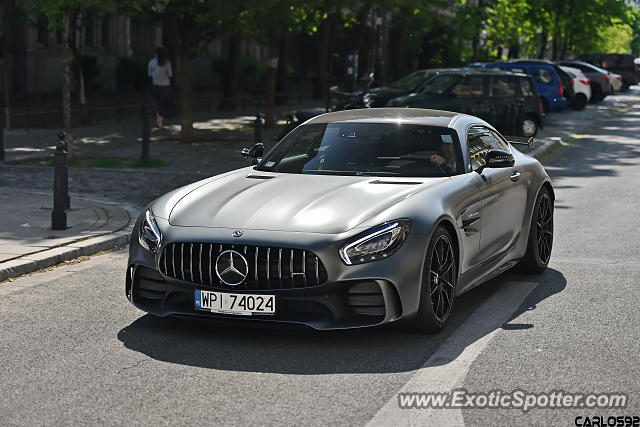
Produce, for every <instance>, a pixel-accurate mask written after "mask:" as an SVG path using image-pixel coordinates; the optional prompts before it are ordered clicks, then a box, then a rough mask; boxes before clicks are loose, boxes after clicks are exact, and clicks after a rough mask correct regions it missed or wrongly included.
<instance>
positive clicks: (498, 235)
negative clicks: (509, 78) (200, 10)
mask: <svg viewBox="0 0 640 427" xmlns="http://www.w3.org/2000/svg"><path fill="white" fill-rule="evenodd" d="M512 144H513V143H510V142H508V141H507V140H506V139H505V138H504V137H502V136H501V135H500V134H499V133H498V132H497V131H496V130H495V129H494V128H493V127H491V126H490V125H489V124H487V123H486V122H484V121H483V120H481V119H478V118H477V117H473V116H468V115H465V114H458V113H450V112H446V111H435V110H422V109H409V108H397V109H396V108H380V109H366V110H350V111H342V112H336V113H329V114H324V115H321V116H318V117H315V118H313V119H311V120H309V121H307V122H305V123H304V124H302V125H300V126H298V127H297V128H296V129H295V130H294V131H292V132H291V133H290V134H289V135H287V136H286V137H285V138H284V139H283V140H282V141H280V142H279V143H278V144H276V145H275V146H274V147H273V149H271V150H270V151H269V152H268V153H267V154H266V155H264V156H263V153H262V151H263V149H262V145H261V144H256V145H255V146H253V147H252V148H250V149H245V150H243V153H244V154H245V156H251V157H254V158H255V160H256V165H255V166H250V167H246V168H243V169H238V170H234V171H231V172H227V173H224V174H221V175H217V176H214V177H211V178H208V179H205V180H202V181H200V182H196V183H193V184H190V185H187V186H185V187H182V188H179V189H177V190H175V191H172V192H170V193H168V194H166V195H164V196H162V197H160V198H159V199H157V200H155V201H154V202H152V203H151V204H149V206H148V207H147V209H146V210H145V212H143V213H142V215H141V216H140V218H139V219H138V220H137V223H136V225H135V228H134V231H133V235H132V239H131V246H130V252H129V263H128V270H127V277H126V295H127V298H128V299H129V301H131V302H132V303H133V304H134V305H135V306H136V307H138V308H140V309H142V310H144V311H146V312H149V313H152V314H154V315H157V316H170V315H175V316H189V317H200V318H207V319H218V320H230V319H234V320H236V321H239V320H245V321H257V322H285V323H292V324H302V325H307V326H311V327H313V328H317V329H338V328H354V327H363V326H373V325H380V324H384V323H389V322H396V321H402V322H405V324H406V326H409V327H411V328H413V329H415V330H419V331H425V332H434V331H438V330H440V329H442V328H443V327H444V326H445V325H446V323H447V320H448V319H449V317H450V315H451V311H452V309H453V306H454V301H455V297H456V296H458V295H460V294H461V293H463V292H465V291H468V290H469V289H471V288H473V287H474V286H476V285H478V284H480V283H482V282H485V281H487V280H489V279H490V278H492V277H494V276H496V275H497V274H500V273H501V272H503V271H505V270H507V269H509V268H511V267H513V266H515V265H516V264H518V267H519V268H520V269H521V270H524V271H528V272H532V273H538V272H541V271H543V270H544V269H545V268H546V266H547V263H548V262H549V257H550V256H551V246H552V241H553V204H554V192H553V188H552V186H551V183H550V180H549V176H548V175H547V174H546V172H545V170H544V169H543V167H542V166H541V165H540V163H539V162H538V161H537V160H535V159H533V158H531V157H529V156H526V155H524V154H522V153H520V152H519V151H518V150H516V149H515V148H514V147H513V145H512Z"/></svg>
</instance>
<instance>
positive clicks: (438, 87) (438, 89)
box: [422, 74, 460, 95]
mask: <svg viewBox="0 0 640 427" xmlns="http://www.w3.org/2000/svg"><path fill="white" fill-rule="evenodd" d="M458 80H460V76H458V75H455V74H447V75H444V76H440V77H436V78H435V79H433V80H431V81H430V82H429V83H427V84H426V85H425V86H424V87H423V89H422V91H423V92H425V93H431V94H436V95H440V94H442V93H443V92H444V91H446V90H447V89H449V88H450V87H451V85H453V84H454V83H455V82H457V81H458Z"/></svg>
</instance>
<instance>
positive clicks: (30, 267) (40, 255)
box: [0, 191, 139, 282]
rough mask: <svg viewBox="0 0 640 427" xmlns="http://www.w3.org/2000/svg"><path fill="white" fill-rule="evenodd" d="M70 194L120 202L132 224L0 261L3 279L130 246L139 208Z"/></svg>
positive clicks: (74, 196) (1, 280)
mask: <svg viewBox="0 0 640 427" xmlns="http://www.w3.org/2000/svg"><path fill="white" fill-rule="evenodd" d="M27 193H30V194H37V195H46V196H48V195H50V193H47V192H41V191H27ZM70 196H71V197H72V198H74V199H83V200H86V201H91V202H96V203H102V204H110V205H117V206H119V207H121V208H123V209H124V210H126V211H127V213H128V214H129V223H128V224H127V225H125V226H124V227H123V228H120V229H119V230H116V231H112V232H107V233H105V234H101V235H98V236H95V237H90V238H88V239H83V240H78V241H75V242H71V243H69V244H68V245H62V246H57V247H54V248H51V249H47V250H45V251H41V252H36V253H33V254H29V255H24V256H22V257H20V258H16V259H13V260H10V261H5V262H3V263H0V282H3V281H5V280H7V279H9V278H12V277H18V276H22V275H25V274H29V273H33V272H34V271H38V270H41V269H44V268H48V267H53V266H54V265H58V264H61V263H63V262H67V261H71V260H73V259H76V258H79V257H81V256H90V255H95V254H96V253H98V252H102V251H107V250H110V249H113V248H117V247H126V246H128V245H129V240H130V238H131V230H132V228H133V224H134V222H135V218H136V216H137V215H138V213H139V209H137V208H134V207H133V206H130V205H123V204H121V203H115V202H112V201H108V200H100V199H92V198H87V197H82V196H81V195H79V194H77V193H71V194H70Z"/></svg>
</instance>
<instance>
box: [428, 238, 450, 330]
mask: <svg viewBox="0 0 640 427" xmlns="http://www.w3.org/2000/svg"><path fill="white" fill-rule="evenodd" d="M455 272H456V259H455V256H454V255H453V248H452V246H451V242H450V241H449V239H448V238H447V236H444V235H442V236H439V237H438V240H436V242H435V244H434V245H433V253H432V254H431V263H430V266H429V290H430V295H431V307H432V308H433V315H434V316H435V318H436V319H437V320H438V321H439V322H444V321H445V320H447V318H448V317H449V313H451V308H452V307H453V297H454V293H453V292H454V289H455V285H456V283H455V280H456V273H455Z"/></svg>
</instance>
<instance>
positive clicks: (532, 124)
mask: <svg viewBox="0 0 640 427" xmlns="http://www.w3.org/2000/svg"><path fill="white" fill-rule="evenodd" d="M539 128H540V125H539V124H538V119H537V118H536V117H535V116H534V115H532V114H527V115H526V116H524V119H522V122H520V124H519V125H518V136H524V137H527V138H530V137H532V136H536V134H537V133H538V129H539Z"/></svg>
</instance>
